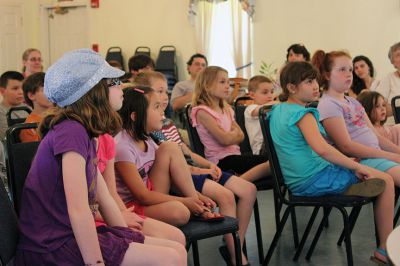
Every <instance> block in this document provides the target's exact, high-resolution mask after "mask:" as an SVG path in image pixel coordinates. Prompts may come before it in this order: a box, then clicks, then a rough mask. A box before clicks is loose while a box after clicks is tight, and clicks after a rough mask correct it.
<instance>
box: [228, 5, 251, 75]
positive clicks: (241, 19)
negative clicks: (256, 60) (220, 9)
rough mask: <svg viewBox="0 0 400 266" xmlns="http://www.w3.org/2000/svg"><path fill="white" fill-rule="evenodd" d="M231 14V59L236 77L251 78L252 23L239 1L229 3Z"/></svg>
mask: <svg viewBox="0 0 400 266" xmlns="http://www.w3.org/2000/svg"><path fill="white" fill-rule="evenodd" d="M230 3H231V12H232V16H231V17H232V32H233V34H232V37H233V40H232V44H233V59H234V62H235V67H236V70H237V73H236V76H237V77H242V78H250V77H251V65H252V50H251V47H252V43H251V40H252V38H251V37H252V36H251V33H252V23H251V21H250V20H251V18H250V16H249V15H248V14H247V13H246V12H245V11H244V10H243V9H242V4H241V3H239V1H235V0H233V1H230Z"/></svg>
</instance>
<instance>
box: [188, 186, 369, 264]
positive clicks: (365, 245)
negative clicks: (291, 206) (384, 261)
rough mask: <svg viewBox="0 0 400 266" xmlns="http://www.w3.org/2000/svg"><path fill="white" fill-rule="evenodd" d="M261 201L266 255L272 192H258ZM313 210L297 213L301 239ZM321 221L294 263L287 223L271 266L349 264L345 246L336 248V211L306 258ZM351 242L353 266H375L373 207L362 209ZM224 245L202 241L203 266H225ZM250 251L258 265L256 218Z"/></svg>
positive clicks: (338, 223)
mask: <svg viewBox="0 0 400 266" xmlns="http://www.w3.org/2000/svg"><path fill="white" fill-rule="evenodd" d="M258 201H259V208H260V216H261V226H262V232H263V235H262V236H263V242H264V253H267V251H268V248H269V245H270V243H271V241H272V238H273V236H274V234H275V221H274V211H273V199H272V192H271V191H262V192H258ZM311 211H312V210H311V208H299V209H297V211H296V214H297V220H298V228H299V234H300V237H301V234H302V232H303V230H304V228H305V224H306V223H307V221H308V219H309V216H310V215H311ZM320 212H322V211H320ZM320 219H321V215H319V216H318V217H317V219H316V221H315V224H314V227H313V231H311V233H310V236H309V240H308V242H307V243H306V244H305V247H304V249H303V252H302V254H301V256H300V258H299V260H298V261H297V262H293V261H292V258H293V255H294V253H295V249H294V247H293V235H292V230H291V223H290V220H288V222H287V224H286V226H285V229H284V231H283V233H282V236H281V239H280V241H279V243H278V246H277V248H276V249H275V252H274V254H273V256H272V259H271V262H270V264H269V265H285V266H286V265H309V266H313V265H325V266H328V265H347V261H346V250H345V246H344V244H343V246H342V247H339V246H337V245H336V242H337V239H338V237H339V235H340V233H341V230H342V228H343V225H342V216H341V215H340V213H339V212H338V211H336V210H333V211H332V213H331V215H330V217H329V228H327V229H324V231H323V232H322V234H321V237H320V240H319V242H318V244H317V246H316V248H315V251H314V253H313V256H312V258H311V260H310V261H307V260H306V259H305V255H306V253H307V251H308V247H309V245H310V244H311V240H312V237H313V236H314V232H315V230H316V227H317V224H318V223H319V221H320ZM351 240H352V247H353V258H354V265H375V264H374V263H373V262H371V261H370V259H369V258H370V256H371V255H372V252H373V250H374V247H375V246H374V245H375V231H374V223H373V210H372V205H371V204H369V205H367V206H365V207H363V209H362V210H361V213H360V216H359V219H358V221H357V223H356V226H355V228H354V231H353V233H352V239H351ZM221 244H222V240H221V238H220V237H219V238H212V239H206V240H202V241H200V242H199V253H200V264H201V265H207V266H209V265H225V263H224V261H223V259H222V257H221V256H220V254H219V252H218V247H219V246H220V245H221ZM247 248H248V256H249V261H250V263H251V265H253V266H254V265H259V263H258V252H257V242H256V236H255V227H254V219H253V218H252V221H251V224H250V225H249V229H248V231H247ZM189 265H193V262H192V253H191V252H189Z"/></svg>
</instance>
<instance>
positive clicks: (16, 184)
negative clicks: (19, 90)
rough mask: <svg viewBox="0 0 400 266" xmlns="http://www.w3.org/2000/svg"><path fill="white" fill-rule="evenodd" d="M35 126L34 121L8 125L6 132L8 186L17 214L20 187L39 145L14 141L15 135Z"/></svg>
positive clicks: (20, 192) (20, 193) (19, 204)
mask: <svg viewBox="0 0 400 266" xmlns="http://www.w3.org/2000/svg"><path fill="white" fill-rule="evenodd" d="M36 127H37V124H36V123H27V124H16V125H14V126H12V127H10V128H9V129H8V130H7V132H6V152H7V160H6V164H7V177H8V186H9V190H10V192H11V195H12V198H13V202H14V209H15V211H16V213H17V214H18V212H19V208H20V206H21V196H22V189H23V187H24V183H25V179H26V177H27V175H28V172H29V169H30V168H31V164H32V161H33V158H34V157H35V154H36V151H37V149H38V147H39V142H38V141H35V142H24V143H19V142H16V141H15V140H16V135H19V132H20V131H21V130H22V129H31V128H36Z"/></svg>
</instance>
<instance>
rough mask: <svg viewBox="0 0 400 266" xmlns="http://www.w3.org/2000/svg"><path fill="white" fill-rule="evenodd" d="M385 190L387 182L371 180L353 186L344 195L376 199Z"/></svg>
mask: <svg viewBox="0 0 400 266" xmlns="http://www.w3.org/2000/svg"><path fill="white" fill-rule="evenodd" d="M383 190H385V181H383V180H382V179H378V178H371V179H367V180H365V181H362V182H359V183H357V184H354V185H351V186H350V187H348V189H347V190H346V191H345V192H344V193H343V195H345V196H360V197H376V196H378V195H379V194H381V193H382V192H383Z"/></svg>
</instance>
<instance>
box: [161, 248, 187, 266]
mask: <svg viewBox="0 0 400 266" xmlns="http://www.w3.org/2000/svg"><path fill="white" fill-rule="evenodd" d="M185 252H186V251H185ZM163 253H164V254H163V255H164V256H163V257H162V259H161V260H160V262H161V261H162V264H160V265H171V266H172V265H173V266H175V265H180V264H181V255H182V254H179V251H178V250H176V249H174V248H165V249H164V252H163Z"/></svg>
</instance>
